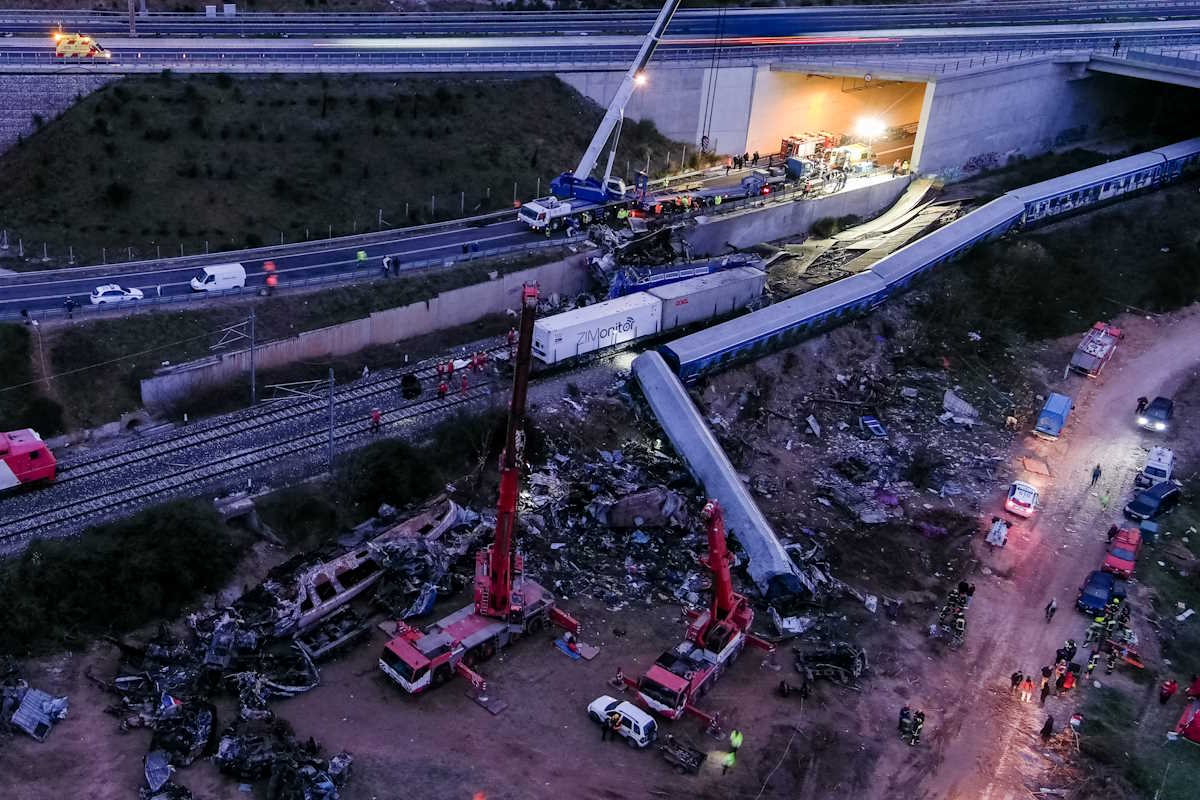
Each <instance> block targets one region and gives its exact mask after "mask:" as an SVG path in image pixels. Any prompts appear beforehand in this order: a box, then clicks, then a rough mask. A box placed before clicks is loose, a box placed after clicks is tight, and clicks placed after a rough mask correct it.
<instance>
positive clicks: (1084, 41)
mask: <svg viewBox="0 0 1200 800" xmlns="http://www.w3.org/2000/svg"><path fill="white" fill-rule="evenodd" d="M1113 42H1121V43H1122V46H1124V47H1125V48H1126V49H1129V48H1138V49H1147V48H1186V47H1190V46H1196V45H1200V19H1195V20H1174V21H1173V20H1165V21H1159V20H1155V21H1151V22H1120V23H1101V24H1086V25H1084V24H1044V25H1010V26H1003V27H989V26H977V25H976V26H959V27H950V28H940V27H933V28H919V27H918V28H895V29H887V28H875V29H861V30H843V31H829V32H826V33H821V34H804V35H783V36H777V35H772V36H727V35H723V36H716V37H713V36H703V35H701V36H692V35H682V34H678V33H674V34H672V35H670V36H667V37H664V39H663V42H662V44H661V45H660V46H659V48H658V50H657V51H656V53H655V56H654V61H653V65H652V68H653V69H662V68H695V67H703V66H709V65H713V64H724V65H754V66H760V65H771V64H778V63H781V62H805V63H811V62H814V61H820V62H831V63H839V62H843V61H846V60H855V59H860V60H861V59H867V58H872V59H880V58H886V59H889V60H890V59H901V60H903V59H912V58H920V59H931V58H932V59H937V60H941V61H943V62H946V63H949V62H957V61H961V59H962V58H963V57H967V58H972V57H984V56H987V55H996V54H1005V55H1007V54H1012V53H1019V54H1025V53H1029V54H1044V53H1051V52H1053V53H1067V52H1088V51H1092V50H1097V49H1105V48H1108V47H1111V46H1112V44H1113ZM101 43H102V44H103V45H104V46H105V48H106V49H107V50H108V51H109V52H110V54H111V57H110V58H107V59H91V60H64V59H62V58H58V57H56V56H55V53H54V49H53V42H52V41H51V39H50V38H49V37H46V36H39V37H30V36H12V37H7V38H0V73H12V74H36V73H50V74H56V75H61V74H76V73H80V74H93V75H129V74H138V73H152V72H160V71H162V70H164V69H170V70H172V71H173V72H189V73H201V74H205V73H217V72H231V73H236V72H244V73H260V74H261V73H267V74H269V73H273V72H277V73H285V72H286V73H339V72H341V73H365V72H381V73H389V74H390V73H402V72H497V71H505V72H555V71H610V70H620V71H623V70H625V69H627V68H628V65H629V62H630V60H631V59H632V58H633V56H634V55H635V54H636V52H637V49H638V47H640V45H641V36H624V35H621V36H618V35H603V36H588V37H580V36H561V35H550V36H533V35H523V36H405V37H370V36H353V37H328V38H314V39H291V38H287V39H283V38H276V39H265V38H223V37H202V38H198V39H196V38H173V37H172V38H161V37H155V38H130V37H115V36H114V37H104V38H103V40H102V41H101Z"/></svg>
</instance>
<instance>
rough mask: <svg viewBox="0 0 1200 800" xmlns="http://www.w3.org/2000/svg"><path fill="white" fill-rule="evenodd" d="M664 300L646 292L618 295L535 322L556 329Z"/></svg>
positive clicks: (597, 319) (606, 317)
mask: <svg viewBox="0 0 1200 800" xmlns="http://www.w3.org/2000/svg"><path fill="white" fill-rule="evenodd" d="M661 302H662V301H661V300H659V299H658V298H657V297H651V296H650V295H648V294H646V293H645V292H634V293H633V294H628V295H625V296H624V297H618V298H615V299H613V300H605V301H604V302H602V303H593V304H592V305H590V306H584V307H583V308H576V309H573V310H571V311H564V312H563V313H561V314H555V315H554V316H552V317H542V318H541V319H538V320H537V321H536V322H535V323H534V324H535V325H536V326H537V327H539V328H542V329H543V330H549V331H555V330H560V329H562V328H570V327H573V326H575V325H580V324H582V323H586V322H599V321H601V320H605V319H609V318H610V317H612V316H613V315H615V314H620V313H622V312H631V311H636V310H639V309H642V308H646V307H647V306H655V307H657V306H658V305H659V304H660V303H661Z"/></svg>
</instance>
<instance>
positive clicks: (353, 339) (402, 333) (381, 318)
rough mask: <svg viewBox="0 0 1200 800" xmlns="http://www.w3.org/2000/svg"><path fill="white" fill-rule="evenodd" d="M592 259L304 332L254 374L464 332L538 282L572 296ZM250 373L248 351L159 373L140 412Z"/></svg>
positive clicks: (269, 350)
mask: <svg viewBox="0 0 1200 800" xmlns="http://www.w3.org/2000/svg"><path fill="white" fill-rule="evenodd" d="M586 262H587V255H586V254H582V253H581V254H578V255H573V256H569V257H568V258H565V259H563V260H562V261H556V262H554V263H552V264H543V265H542V266H540V267H534V268H532V269H526V270H521V271H519V272H512V273H509V274H507V275H501V276H499V277H497V278H496V279H495V280H492V281H488V282H487V283H478V284H474V285H472V286H463V287H461V288H458V289H451V290H450V291H447V292H442V293H441V294H439V295H436V296H435V297H431V298H430V299H428V300H424V301H420V302H417V303H412V304H410V305H407V306H400V307H398V308H389V309H387V310H385V311H376V312H373V313H372V314H371V315H370V316H369V317H363V318H362V319H356V320H351V321H350V322H343V323H341V324H339V325H330V326H329V327H327V328H318V329H317V330H314V331H305V332H303V333H300V334H297V335H296V336H291V337H288V338H287V339H278V340H276V341H273V342H265V343H263V344H261V345H258V346H257V347H255V348H254V360H255V367H256V368H257V369H264V370H265V369H274V368H278V367H283V366H287V365H288V364H294V363H296V362H297V361H303V360H306V359H320V358H329V357H336V356H347V355H351V354H353V353H357V352H359V351H360V350H363V349H365V348H367V347H370V346H372V345H381V344H391V343H393V342H397V341H400V340H403V339H410V338H413V337H415V336H422V335H424V334H427V333H433V332H434V331H439V330H443V329H445V328H452V327H455V326H457V325H465V324H468V323H470V322H474V321H475V320H477V319H480V318H482V317H485V316H487V315H488V314H497V313H502V312H503V311H505V310H506V309H509V308H516V307H517V306H518V305H519V302H520V293H521V287H522V286H523V285H524V284H526V283H537V284H538V285H539V286H541V290H542V294H543V295H549V294H554V293H559V294H575V293H578V292H580V291H583V290H584V289H585V288H586V287H587V285H588V280H589V279H588V272H587V263H586ZM249 370H250V351H249V350H248V349H247V350H238V351H235V352H231V353H222V354H220V355H216V356H212V357H209V358H203V359H199V360H197V361H189V362H188V363H186V364H177V365H174V366H170V367H164V368H163V369H160V370H157V371H156V372H155V373H154V375H153V377H150V378H146V379H144V380H143V381H142V405H143V406H145V407H146V408H147V409H151V410H153V411H167V410H169V409H170V408H171V407H172V406H173V405H174V404H175V403H177V402H179V401H180V400H181V399H183V398H184V397H187V396H189V395H191V394H194V393H196V392H202V391H205V390H209V389H212V388H214V387H218V386H221V385H223V384H227V383H230V382H231V381H234V380H237V379H239V378H240V376H242V375H244V374H245V373H247V372H249Z"/></svg>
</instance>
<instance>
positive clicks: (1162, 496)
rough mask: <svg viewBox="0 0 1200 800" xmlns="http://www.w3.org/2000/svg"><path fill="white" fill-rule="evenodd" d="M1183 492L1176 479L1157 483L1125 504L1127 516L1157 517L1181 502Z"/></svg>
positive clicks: (1133, 517)
mask: <svg viewBox="0 0 1200 800" xmlns="http://www.w3.org/2000/svg"><path fill="white" fill-rule="evenodd" d="M1181 499H1183V492H1182V491H1180V489H1179V485H1178V484H1177V483H1175V482H1174V481H1163V482H1162V483H1156V484H1155V485H1153V486H1151V487H1150V488H1149V489H1146V490H1145V491H1143V492H1138V494H1137V497H1135V498H1133V500H1132V501H1131V502H1130V503H1129V504H1128V505H1126V506H1125V516H1127V517H1129V518H1130V519H1157V518H1158V517H1161V516H1162V515H1163V514H1166V513H1167V512H1169V511H1170V510H1171V509H1173V508H1175V506H1177V505H1178V504H1179V501H1180V500H1181Z"/></svg>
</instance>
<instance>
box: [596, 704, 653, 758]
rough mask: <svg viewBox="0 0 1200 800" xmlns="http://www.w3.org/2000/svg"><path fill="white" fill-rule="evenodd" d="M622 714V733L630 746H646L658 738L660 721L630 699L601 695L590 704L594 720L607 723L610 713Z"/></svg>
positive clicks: (603, 723) (602, 723) (601, 723)
mask: <svg viewBox="0 0 1200 800" xmlns="http://www.w3.org/2000/svg"><path fill="white" fill-rule="evenodd" d="M614 711H615V712H617V713H618V714H620V715H621V735H622V736H624V737H625V743H626V744H628V745H629V746H630V747H646V746H648V745H649V744H650V743H651V742H653V741H654V740H655V739H656V738H658V723H657V722H655V721H654V717H651V716H650V715H649V714H647V713H646V712H645V711H643V710H642V709H640V708H638V707H637V706H635V705H634V704H633V703H630V702H629V701H628V700H617V699H616V698H615V697H609V696H608V695H606V694H605V695H601V696H600V697H597V698H596V699H595V700H593V701H592V702H591V703H590V704H588V716H589V717H591V719H592V721H593V722H596V723H599V724H600V725H607V724H609V723H608V715H609V714H611V713H613V712H614Z"/></svg>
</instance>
